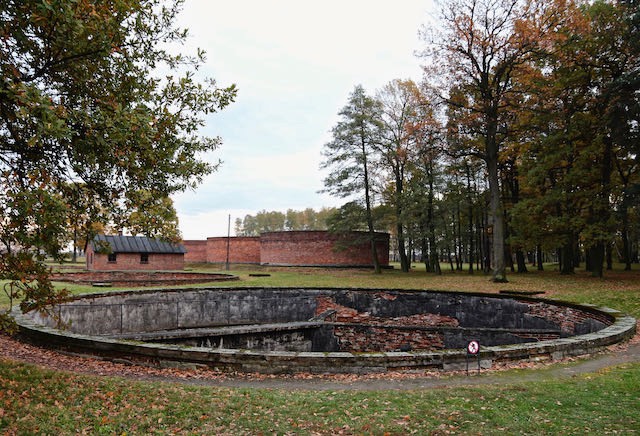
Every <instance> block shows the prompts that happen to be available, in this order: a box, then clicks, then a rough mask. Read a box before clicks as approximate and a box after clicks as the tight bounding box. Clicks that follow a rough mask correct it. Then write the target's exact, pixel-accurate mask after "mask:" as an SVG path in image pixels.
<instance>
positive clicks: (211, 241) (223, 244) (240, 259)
mask: <svg viewBox="0 0 640 436" xmlns="http://www.w3.org/2000/svg"><path fill="white" fill-rule="evenodd" d="M227 247H228V248H229V250H228V252H229V262H230V263H249V264H259V263H260V238H259V237H258V236H255V237H254V236H236V237H233V238H226V237H216V238H207V260H206V261H207V262H209V263H225V262H226V261H227Z"/></svg>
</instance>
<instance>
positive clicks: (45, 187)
mask: <svg viewBox="0 0 640 436" xmlns="http://www.w3.org/2000/svg"><path fill="white" fill-rule="evenodd" d="M182 3H183V2H182V1H180V0H176V1H170V2H167V1H163V0H136V1H128V0H113V1H109V2H97V1H66V0H21V1H15V0H6V1H4V2H3V6H2V8H0V18H1V20H0V184H1V185H2V186H1V188H0V210H1V211H2V220H1V223H0V240H1V241H2V245H3V249H2V252H1V253H2V254H1V263H0V279H3V280H9V284H8V285H6V286H5V288H4V289H5V291H6V292H8V293H9V294H10V297H11V298H12V299H18V298H21V297H26V298H25V299H24V300H23V303H22V307H23V309H27V308H29V307H30V306H31V305H32V304H31V303H32V302H33V305H39V304H40V303H38V302H34V301H35V300H34V299H33V298H30V295H32V294H33V293H38V295H39V297H38V298H39V300H40V301H45V302H49V301H50V300H52V299H54V297H55V295H56V292H55V291H54V290H53V287H52V286H51V284H50V283H49V282H48V280H47V278H46V267H45V264H44V259H45V257H46V256H52V257H54V258H59V256H60V253H61V251H62V249H63V248H64V246H65V244H66V243H67V241H68V237H67V235H68V233H67V231H66V230H67V229H68V223H69V222H70V219H69V215H70V213H72V209H73V202H74V201H75V200H74V196H73V195H69V193H70V192H71V191H73V190H69V189H66V188H65V187H67V186H69V184H82V186H83V188H82V189H83V190H86V194H83V195H86V196H89V197H91V198H94V199H95V200H96V201H97V202H98V203H99V204H100V205H101V206H102V209H101V210H102V212H105V211H106V212H107V213H109V214H111V219H113V220H114V221H117V218H122V214H123V213H124V211H126V210H131V209H132V208H131V204H126V203H127V201H129V203H130V201H131V200H132V199H134V197H135V195H132V193H135V192H138V193H139V192H145V193H146V194H145V195H137V198H138V199H144V198H147V196H150V197H153V198H167V197H168V196H169V195H171V194H172V193H175V192H178V191H181V190H184V189H187V188H190V187H195V186H196V185H197V184H198V183H199V182H200V181H201V180H202V178H203V177H204V176H205V175H206V174H208V173H210V172H211V171H213V170H215V168H216V166H217V164H215V163H214V164H212V163H209V162H208V161H207V160H206V159H205V158H204V153H208V152H211V151H213V150H215V149H216V148H217V147H218V145H219V144H220V139H219V138H215V137H213V138H209V137H202V136H201V135H200V134H199V129H200V127H202V126H203V123H204V116H205V115H207V114H210V113H214V112H216V111H218V110H220V109H222V108H224V107H225V106H227V105H228V104H229V103H231V102H232V101H233V99H234V97H235V92H236V90H235V87H234V86H229V87H223V88H220V87H218V86H217V85H216V83H215V81H213V80H212V79H203V80H197V79H196V75H195V71H197V69H198V67H199V66H200V65H201V64H202V62H203V61H204V53H203V52H202V51H200V50H198V51H196V53H194V54H193V55H190V56H186V55H184V54H173V53H172V52H171V51H170V50H169V49H168V47H171V46H176V45H177V44H183V43H184V42H185V41H186V38H187V32H186V31H185V30H182V29H179V28H177V27H176V26H175V20H176V17H177V14H178V13H179V12H180V9H181V7H182ZM185 66H188V68H184V67H185ZM161 71H162V72H164V74H161V73H160V72H161ZM145 201H146V200H145ZM89 220H91V218H89ZM42 295H46V298H40V297H41V296H42ZM36 300H37V299H36ZM1 319H2V320H3V321H4V320H6V319H7V318H6V316H5V317H3V318H1Z"/></svg>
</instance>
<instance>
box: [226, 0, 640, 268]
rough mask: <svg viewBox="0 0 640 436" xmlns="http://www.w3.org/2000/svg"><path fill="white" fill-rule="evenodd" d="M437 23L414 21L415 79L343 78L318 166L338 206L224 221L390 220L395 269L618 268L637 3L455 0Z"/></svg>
mask: <svg viewBox="0 0 640 436" xmlns="http://www.w3.org/2000/svg"><path fill="white" fill-rule="evenodd" d="M440 24H441V26H442V28H441V29H439V30H437V31H436V30H434V29H426V28H425V29H423V30H422V36H423V38H424V40H425V48H424V51H423V52H422V53H421V60H422V61H423V64H424V80H423V81H422V82H421V83H415V82H413V81H411V80H401V79H396V80H392V81H390V82H389V83H388V84H387V85H386V86H384V87H383V88H382V89H379V90H376V91H375V92H373V93H369V92H368V91H367V90H365V89H364V88H363V87H362V86H356V87H355V88H354V90H353V92H352V93H351V95H350V96H349V99H348V102H347V104H346V105H345V106H344V107H343V108H342V109H341V110H340V112H339V121H338V122H337V123H336V125H335V126H334V128H333V129H332V131H331V133H332V140H331V141H330V142H328V143H327V144H326V145H325V147H324V149H323V162H322V168H324V169H326V170H327V171H328V176H327V177H326V179H325V181H324V184H325V192H328V193H330V194H332V195H334V196H336V197H340V198H344V199H345V204H344V205H343V206H342V207H340V208H338V209H336V210H333V211H329V210H325V211H323V213H322V214H318V215H323V216H324V215H326V218H324V219H322V220H317V221H314V219H315V218H314V219H311V220H304V219H299V218H296V219H290V218H289V217H290V216H291V217H293V216H298V215H299V216H314V217H315V213H310V212H303V213H301V212H298V213H294V212H293V211H288V212H287V213H286V214H283V213H279V212H266V211H263V212H261V213H259V214H257V215H256V216H255V217H252V216H247V217H245V219H244V220H243V221H240V220H238V221H236V232H238V234H255V233H259V232H261V231H273V230H287V229H290V230H297V229H315V228H318V229H320V228H328V229H331V230H335V231H341V230H370V231H373V230H377V231H387V232H390V233H391V234H392V235H393V236H394V240H395V242H394V250H395V252H396V253H397V258H398V260H399V261H400V263H401V267H402V269H403V270H405V271H408V270H409V268H410V265H411V263H412V262H414V261H416V260H419V261H421V262H424V263H425V264H426V266H427V269H428V270H429V271H433V272H436V273H437V272H439V268H440V262H441V261H446V262H450V265H451V266H452V267H453V268H455V269H458V270H461V269H462V268H463V264H464V267H465V268H467V269H468V270H469V271H470V272H472V271H473V270H474V269H478V270H483V271H486V272H489V271H491V270H493V274H494V278H495V279H497V280H503V279H504V278H505V273H504V271H505V270H506V269H510V270H511V271H517V272H525V271H527V267H528V265H535V266H536V267H537V268H538V269H542V268H543V263H544V262H545V261H553V262H558V263H559V265H560V271H561V272H562V273H565V274H570V273H572V272H573V271H574V270H575V268H576V267H579V266H581V265H586V268H587V269H588V270H590V271H592V272H593V274H594V275H596V276H602V275H603V271H604V270H605V269H607V268H611V267H612V263H613V262H614V261H619V262H622V263H623V264H624V265H625V269H630V268H631V264H632V263H634V262H638V246H639V241H640V215H639V207H640V195H639V193H640V176H639V174H638V169H639V168H640V166H639V164H640V153H639V152H640V142H639V136H638V133H639V124H638V121H639V116H640V105H639V89H640V88H639V84H640V74H639V72H640V63H639V57H638V53H639V49H640V40H639V35H640V32H638V25H639V24H640V14H639V9H638V4H637V2H633V1H596V2H570V1H553V2H536V1H530V2H521V1H510V0H455V1H449V2H446V3H445V4H443V9H442V11H441V17H440ZM328 212H332V213H328ZM269 217H271V218H274V221H277V222H278V223H280V224H279V225H281V227H279V228H275V227H274V225H275V224H274V223H272V222H269V220H268V219H267V218H269ZM261 222H262V223H263V224H264V226H263V227H261ZM300 222H304V223H305V224H303V225H301V226H300V225H298V223H300ZM267 223H268V224H267Z"/></svg>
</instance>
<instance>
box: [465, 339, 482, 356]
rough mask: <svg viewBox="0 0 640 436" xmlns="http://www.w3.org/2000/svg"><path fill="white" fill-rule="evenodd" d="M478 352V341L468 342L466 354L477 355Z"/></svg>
mask: <svg viewBox="0 0 640 436" xmlns="http://www.w3.org/2000/svg"><path fill="white" fill-rule="evenodd" d="M478 351H480V344H479V343H478V341H471V342H469V344H468V345H467V352H468V353H469V354H478Z"/></svg>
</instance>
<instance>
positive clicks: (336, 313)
mask: <svg viewBox="0 0 640 436" xmlns="http://www.w3.org/2000/svg"><path fill="white" fill-rule="evenodd" d="M379 296H381V297H382V298H385V299H394V297H393V296H391V295H388V296H386V295H384V294H380V295H379ZM316 301H317V307H316V314H315V315H316V317H319V318H324V319H326V320H327V321H329V322H331V323H333V326H334V331H333V333H334V335H335V337H336V339H337V343H338V347H339V350H348V351H350V352H392V351H409V350H426V351H436V350H443V349H445V348H448V347H447V346H446V344H445V341H446V339H445V334H444V333H443V332H442V331H438V330H437V328H439V327H454V328H455V327H459V321H458V319H456V318H455V317H452V316H445V315H439V314H433V313H420V314H415V315H410V316H399V317H391V318H381V317H376V316H372V315H371V314H370V313H369V312H366V311H365V312H362V311H358V310H356V309H354V308H352V307H347V306H344V305H341V304H338V303H336V302H335V300H334V299H333V298H332V297H318V298H317V299H316ZM522 303H524V304H526V305H527V306H528V309H527V311H526V313H527V315H528V316H530V317H533V318H540V319H544V320H546V321H550V322H552V323H553V324H555V325H557V326H558V327H559V330H560V332H557V333H554V332H543V331H530V332H521V333H514V336H518V337H520V338H523V339H525V340H530V341H544V340H551V339H558V338H559V337H561V336H563V335H566V336H573V335H576V334H584V333H588V332H589V330H588V331H585V332H581V331H580V329H581V328H584V326H585V325H586V326H589V324H590V323H592V322H596V323H602V324H603V325H610V324H611V322H612V320H611V319H610V318H607V317H606V316H600V315H598V314H596V313H590V312H586V311H584V310H579V309H574V308H572V307H566V306H554V305H550V304H548V303H532V302H529V301H522Z"/></svg>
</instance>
